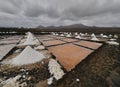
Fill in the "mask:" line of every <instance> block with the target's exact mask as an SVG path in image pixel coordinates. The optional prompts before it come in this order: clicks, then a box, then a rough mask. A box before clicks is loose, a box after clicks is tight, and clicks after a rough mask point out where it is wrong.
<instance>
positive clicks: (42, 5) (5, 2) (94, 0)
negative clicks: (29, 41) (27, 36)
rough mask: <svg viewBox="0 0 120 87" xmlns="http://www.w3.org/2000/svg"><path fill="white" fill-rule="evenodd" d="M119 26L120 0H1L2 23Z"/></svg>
mask: <svg viewBox="0 0 120 87" xmlns="http://www.w3.org/2000/svg"><path fill="white" fill-rule="evenodd" d="M78 23H83V24H86V25H96V26H120V0H0V26H5V27H17V26H18V27H22V26H23V27H36V26H38V25H43V26H51V25H55V26H59V25H69V24H78Z"/></svg>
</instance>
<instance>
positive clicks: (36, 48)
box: [34, 45, 45, 50]
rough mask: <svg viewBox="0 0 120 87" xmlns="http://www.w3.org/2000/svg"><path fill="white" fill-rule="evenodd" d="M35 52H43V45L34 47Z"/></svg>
mask: <svg viewBox="0 0 120 87" xmlns="http://www.w3.org/2000/svg"><path fill="white" fill-rule="evenodd" d="M34 49H35V50H44V49H45V47H44V46H43V45H40V46H37V47H34Z"/></svg>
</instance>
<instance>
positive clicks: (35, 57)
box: [9, 46, 45, 65]
mask: <svg viewBox="0 0 120 87" xmlns="http://www.w3.org/2000/svg"><path fill="white" fill-rule="evenodd" d="M44 58H45V56H44V54H43V53H42V52H38V51H36V50H34V49H32V48H31V47H30V46H27V47H26V48H25V49H24V50H23V51H22V52H21V53H20V54H19V55H18V56H17V57H15V58H13V59H11V60H10V61H9V63H10V64H13V65H26V64H31V63H35V62H38V61H41V60H42V59H44Z"/></svg>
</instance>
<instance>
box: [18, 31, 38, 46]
mask: <svg viewBox="0 0 120 87" xmlns="http://www.w3.org/2000/svg"><path fill="white" fill-rule="evenodd" d="M38 44H40V42H39V40H38V39H37V38H36V37H35V36H34V35H33V34H32V33H30V32H28V35H27V39H26V40H25V41H24V43H22V44H20V45H38Z"/></svg>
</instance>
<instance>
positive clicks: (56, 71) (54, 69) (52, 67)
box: [48, 59, 65, 80]
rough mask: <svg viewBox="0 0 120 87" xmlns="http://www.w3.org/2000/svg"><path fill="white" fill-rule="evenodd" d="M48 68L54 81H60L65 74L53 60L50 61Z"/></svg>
mask: <svg viewBox="0 0 120 87" xmlns="http://www.w3.org/2000/svg"><path fill="white" fill-rule="evenodd" d="M48 67H49V68H48V69H49V72H50V74H51V75H53V77H54V78H55V79H56V80H59V79H61V78H62V77H63V75H64V74H65V73H64V71H63V70H62V69H61V66H60V65H59V63H58V62H57V61H56V60H54V59H50V61H49V64H48Z"/></svg>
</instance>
